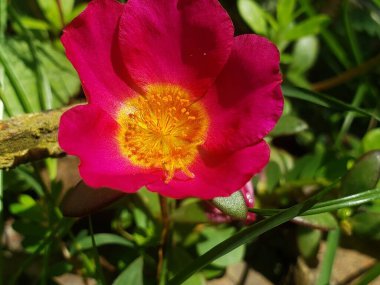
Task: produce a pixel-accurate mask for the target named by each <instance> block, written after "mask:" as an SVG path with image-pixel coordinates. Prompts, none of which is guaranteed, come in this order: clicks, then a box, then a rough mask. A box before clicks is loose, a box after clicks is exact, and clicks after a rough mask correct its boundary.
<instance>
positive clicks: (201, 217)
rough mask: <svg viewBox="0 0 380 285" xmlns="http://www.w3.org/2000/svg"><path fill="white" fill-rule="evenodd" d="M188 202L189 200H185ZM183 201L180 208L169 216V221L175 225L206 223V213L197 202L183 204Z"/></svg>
mask: <svg viewBox="0 0 380 285" xmlns="http://www.w3.org/2000/svg"><path fill="white" fill-rule="evenodd" d="M187 200H189V199H187ZM185 201H186V200H184V201H183V202H182V204H181V206H180V207H178V208H177V209H175V211H174V212H173V213H172V214H171V216H170V217H171V219H172V220H173V221H175V222H176V223H194V224H198V223H207V222H208V221H209V219H208V218H207V216H206V212H205V210H204V208H203V207H202V205H201V204H200V203H201V202H199V201H198V200H193V201H190V202H187V201H186V203H185Z"/></svg>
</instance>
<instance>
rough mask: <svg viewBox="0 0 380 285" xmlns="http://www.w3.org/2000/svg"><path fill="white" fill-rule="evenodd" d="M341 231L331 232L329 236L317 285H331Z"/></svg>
mask: <svg viewBox="0 0 380 285" xmlns="http://www.w3.org/2000/svg"><path fill="white" fill-rule="evenodd" d="M339 240H340V231H339V230H333V231H330V232H329V234H328V236H327V246H326V251H325V255H324V256H323V261H322V265H321V271H320V273H319V277H318V280H317V283H316V285H326V284H330V278H331V272H332V270H333V266H334V260H335V253H336V250H337V248H338V245H339Z"/></svg>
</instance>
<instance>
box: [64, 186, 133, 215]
mask: <svg viewBox="0 0 380 285" xmlns="http://www.w3.org/2000/svg"><path fill="white" fill-rule="evenodd" d="M125 195H126V194H125V193H123V192H120V191H116V190H112V189H109V188H98V189H94V188H91V187H89V186H87V185H86V184H85V183H84V182H83V181H81V182H79V183H78V184H77V185H76V186H75V187H74V188H72V189H70V190H69V191H68V192H67V193H66V194H65V196H64V198H63V200H62V202H61V205H60V208H61V211H62V213H63V215H65V216H66V217H83V216H86V215H89V214H91V213H94V212H96V211H99V210H101V209H103V208H105V207H107V206H109V205H110V204H112V203H113V202H115V201H116V200H118V199H120V198H122V197H124V196H125Z"/></svg>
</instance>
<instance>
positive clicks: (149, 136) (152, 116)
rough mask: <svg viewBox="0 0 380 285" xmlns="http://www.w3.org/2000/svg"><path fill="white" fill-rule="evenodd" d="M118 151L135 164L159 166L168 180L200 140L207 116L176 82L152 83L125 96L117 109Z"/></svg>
mask: <svg viewBox="0 0 380 285" xmlns="http://www.w3.org/2000/svg"><path fill="white" fill-rule="evenodd" d="M117 121H118V123H119V131H118V137H117V139H118V142H119V145H120V149H121V153H122V154H123V155H125V156H126V157H127V158H128V160H129V161H130V162H131V163H132V164H133V165H135V166H139V167H142V168H158V169H162V170H163V171H164V173H165V175H166V179H165V182H166V183H168V182H169V181H170V180H171V179H172V178H173V177H174V174H175V172H176V171H177V170H180V171H182V172H183V173H184V174H185V175H187V176H188V177H194V174H193V173H191V172H190V170H189V167H190V165H191V163H192V162H193V161H194V159H195V157H196V154H197V152H198V150H197V147H198V146H199V145H201V144H203V143H204V141H205V139H206V133H207V128H208V125H209V122H208V117H207V114H206V111H205V109H204V107H203V105H202V104H201V103H200V102H196V101H193V100H191V96H190V94H189V93H188V92H187V91H186V90H184V89H182V88H181V87H179V86H177V85H172V84H152V85H149V86H148V87H147V88H146V93H145V94H144V95H139V96H136V97H133V98H131V99H128V100H127V101H126V102H125V104H124V106H123V107H122V108H121V109H120V111H119V113H118V118H117Z"/></svg>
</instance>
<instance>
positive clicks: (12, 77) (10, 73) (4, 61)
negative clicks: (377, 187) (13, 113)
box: [0, 45, 38, 113]
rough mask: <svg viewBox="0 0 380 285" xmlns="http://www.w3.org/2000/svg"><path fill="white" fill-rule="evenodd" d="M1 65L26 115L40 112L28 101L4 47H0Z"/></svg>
mask: <svg viewBox="0 0 380 285" xmlns="http://www.w3.org/2000/svg"><path fill="white" fill-rule="evenodd" d="M0 64H1V65H2V66H3V68H4V71H5V74H6V75H7V77H8V79H9V81H10V83H11V84H12V86H13V88H14V90H15V92H16V95H17V97H18V99H19V101H20V103H21V106H22V107H23V111H24V112H25V113H31V112H33V111H38V109H37V108H36V107H33V106H32V105H31V104H30V102H29V100H28V96H27V95H26V92H25V90H24V87H23V86H22V85H21V84H20V81H19V80H18V78H17V76H16V73H15V71H14V69H13V67H12V66H11V65H10V63H9V60H8V57H7V55H6V53H5V52H4V49H3V45H0Z"/></svg>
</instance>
